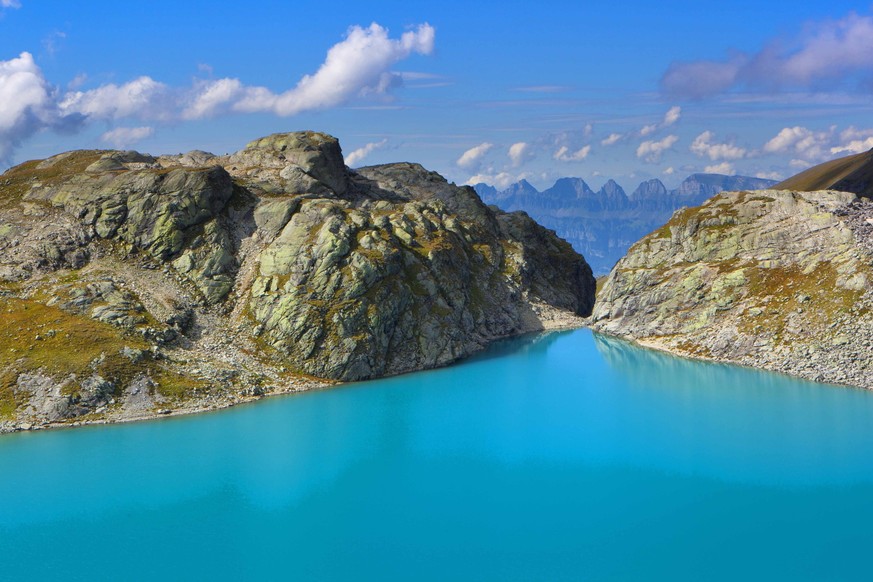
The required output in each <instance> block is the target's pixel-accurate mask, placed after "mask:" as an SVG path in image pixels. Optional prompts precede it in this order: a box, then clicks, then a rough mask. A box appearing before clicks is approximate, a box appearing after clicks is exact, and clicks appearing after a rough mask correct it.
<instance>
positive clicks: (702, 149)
mask: <svg viewBox="0 0 873 582" xmlns="http://www.w3.org/2000/svg"><path fill="white" fill-rule="evenodd" d="M713 138H715V134H714V133H713V132H711V131H704V132H703V133H701V134H700V135H698V136H697V137H696V138H694V141H693V142H692V143H691V147H690V149H691V151H692V152H693V153H695V154H697V155H698V156H699V157H701V158H705V157H708V158H709V159H710V160H712V161H716V160H738V159H740V158H744V157H745V156H746V154H747V153H748V152H747V151H746V149H745V148H741V147H739V146H736V145H734V144H732V143H713V142H712V140H713Z"/></svg>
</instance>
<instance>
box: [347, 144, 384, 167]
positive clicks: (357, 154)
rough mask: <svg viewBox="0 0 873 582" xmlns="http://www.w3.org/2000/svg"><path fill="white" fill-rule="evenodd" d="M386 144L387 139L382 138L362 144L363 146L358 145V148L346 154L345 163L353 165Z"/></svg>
mask: <svg viewBox="0 0 873 582" xmlns="http://www.w3.org/2000/svg"><path fill="white" fill-rule="evenodd" d="M387 144H388V140H387V139H383V140H382V141H374V142H371V143H368V144H366V145H364V146H363V147H359V148H358V149H356V150H354V151H353V152H352V153H350V154H349V155H347V156H346V165H347V166H349V167H355V166H356V165H357V164H358V162H360V161H361V160H363V159H364V158H366V157H367V156H368V155H370V154H371V153H373V152H374V151H376V150H378V149H381V148H383V147H385V146H386V145H387Z"/></svg>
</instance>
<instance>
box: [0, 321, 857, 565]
mask: <svg viewBox="0 0 873 582" xmlns="http://www.w3.org/2000/svg"><path fill="white" fill-rule="evenodd" d="M871 568H873V393H868V392H864V391H861V390H852V389H846V388H838V387H833V386H822V385H817V384H812V383H808V382H801V381H797V380H793V379H790V378H787V377H783V376H778V375H773V374H767V373H762V372H757V371H753V370H748V369H741V368H735V367H730V366H722V365H714V364H703V363H696V362H691V361H686V360H682V359H678V358H672V357H669V356H665V355H662V354H658V353H654V352H650V351H646V350H641V349H638V348H634V347H632V346H630V345H628V344H625V343H623V342H619V341H615V340H607V339H604V338H602V337H599V336H596V335H594V334H592V333H591V332H590V331H588V330H578V331H573V332H563V333H553V334H547V335H542V336H536V337H527V338H522V339H519V340H512V341H507V342H503V343H501V344H499V345H498V346H496V347H494V348H493V349H491V350H489V351H488V352H487V353H485V354H483V355H481V356H478V357H476V358H473V359H470V360H468V361H465V362H462V363H460V364H458V365H454V366H451V367H448V368H444V369H440V370H435V371H430V372H423V373H417V374H410V375H406V376H401V377H396V378H390V379H387V380H380V381H373V382H365V383H360V384H355V385H349V386H345V387H340V388H336V389H332V390H327V391H321V392H311V393H306V394H301V395H296V396H289V397H277V398H272V399H267V400H264V401H261V402H258V403H255V404H251V405H246V406H241V407H237V408H234V409H230V410H226V411H221V412H216V413H210V414H204V415H199V416H189V417H179V418H169V419H162V420H159V421H153V422H144V423H136V424H128V425H117V426H101V427H86V428H78V429H71V430H58V431H47V432H37V433H31V434H25V433H19V434H14V435H7V436H4V437H2V438H0V579H4V580H6V579H8V580H23V579H30V580H45V579H88V580H94V579H98V580H99V579H102V580H132V579H134V580H135V579H155V578H160V579H168V580H175V579H225V580H239V579H283V580H285V579H287V580H477V581H478V580H671V581H673V580H695V581H698V580H795V581H796V580H870V579H871V576H873V574H871Z"/></svg>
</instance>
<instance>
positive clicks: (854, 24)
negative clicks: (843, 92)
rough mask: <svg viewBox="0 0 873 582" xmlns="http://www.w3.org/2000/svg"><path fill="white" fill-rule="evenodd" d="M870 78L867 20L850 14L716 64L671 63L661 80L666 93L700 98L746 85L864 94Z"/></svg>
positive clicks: (872, 63)
mask: <svg viewBox="0 0 873 582" xmlns="http://www.w3.org/2000/svg"><path fill="white" fill-rule="evenodd" d="M871 79H873V17H871V16H862V15H859V14H856V13H854V12H852V13H850V14H848V15H847V16H846V17H844V18H842V19H840V20H833V21H827V22H821V23H813V24H810V25H809V26H807V27H806V28H805V29H804V30H803V31H802V32H801V33H800V34H798V35H797V36H796V37H795V38H791V39H776V40H773V41H771V42H770V43H768V44H767V45H766V46H765V47H764V48H763V49H761V50H760V51H758V52H756V53H745V52H739V51H735V52H733V53H732V54H731V55H730V56H728V57H726V58H725V59H723V60H719V61H708V60H701V61H692V62H676V63H673V64H671V65H670V67H669V68H668V69H667V71H666V72H665V73H664V75H663V76H662V78H661V88H662V90H663V91H664V92H665V93H667V94H668V95H671V96H674V97H680V98H691V99H701V98H705V97H710V96H713V95H717V94H719V93H723V92H726V91H729V90H731V89H736V88H740V87H746V88H750V89H755V90H764V91H774V90H779V89H784V88H795V89H797V88H800V89H816V88H819V87H821V86H822V85H824V84H827V85H828V87H829V90H836V89H840V88H845V87H848V88H853V89H862V90H864V91H868V90H869V83H870V81H871Z"/></svg>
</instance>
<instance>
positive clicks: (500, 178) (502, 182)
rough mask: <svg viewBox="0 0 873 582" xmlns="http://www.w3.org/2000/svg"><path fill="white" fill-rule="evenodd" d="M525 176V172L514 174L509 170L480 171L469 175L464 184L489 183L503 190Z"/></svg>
mask: <svg viewBox="0 0 873 582" xmlns="http://www.w3.org/2000/svg"><path fill="white" fill-rule="evenodd" d="M526 176H527V174H520V175H518V176H514V175H512V174H510V173H509V172H498V173H481V174H476V175H474V176H470V179H468V180H467V181H466V182H465V184H467V185H468V186H475V185H476V184H490V185H491V186H494V187H495V188H498V189H500V190H503V189H505V188H508V187H509V186H511V185H512V184H515V183H516V182H518V181H520V180H521V179H523V178H525V177H526Z"/></svg>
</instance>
